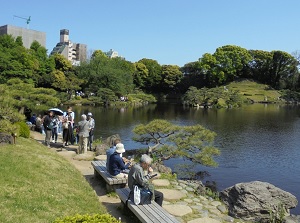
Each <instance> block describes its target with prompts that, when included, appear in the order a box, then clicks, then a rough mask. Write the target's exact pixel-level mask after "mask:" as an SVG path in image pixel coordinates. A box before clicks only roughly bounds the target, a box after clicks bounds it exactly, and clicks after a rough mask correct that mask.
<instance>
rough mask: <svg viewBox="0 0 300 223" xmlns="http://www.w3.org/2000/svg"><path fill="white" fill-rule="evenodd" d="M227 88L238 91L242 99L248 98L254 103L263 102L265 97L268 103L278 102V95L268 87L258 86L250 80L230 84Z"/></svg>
mask: <svg viewBox="0 0 300 223" xmlns="http://www.w3.org/2000/svg"><path fill="white" fill-rule="evenodd" d="M227 88H228V89H230V90H238V91H239V93H240V95H241V96H242V97H243V98H245V99H246V98H249V99H251V100H253V101H254V102H263V101H265V97H266V98H267V101H268V102H278V101H279V100H278V97H280V93H279V92H278V91H276V90H273V89H270V88H269V86H268V85H265V84H259V83H257V82H255V81H250V80H243V81H237V82H231V83H230V84H228V85H227Z"/></svg>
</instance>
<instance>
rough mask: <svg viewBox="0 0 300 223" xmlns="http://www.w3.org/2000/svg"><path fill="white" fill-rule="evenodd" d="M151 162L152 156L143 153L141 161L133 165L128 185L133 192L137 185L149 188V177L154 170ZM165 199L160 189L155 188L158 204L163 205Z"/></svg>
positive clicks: (155, 198)
mask: <svg viewBox="0 0 300 223" xmlns="http://www.w3.org/2000/svg"><path fill="white" fill-rule="evenodd" d="M151 162H152V159H151V157H150V156H148V155H146V154H143V155H142V156H141V159H140V162H139V163H137V164H135V165H134V166H133V167H131V169H130V171H129V174H128V187H129V188H130V191H132V192H133V190H134V186H135V185H138V186H139V187H143V188H149V179H150V178H151V174H152V172H153V169H152V167H151V166H150V165H151ZM145 172H148V174H147V175H146V174H145ZM163 199H164V194H163V193H162V192H160V191H157V190H154V201H155V202H156V203H157V204H158V205H160V206H162V203H163Z"/></svg>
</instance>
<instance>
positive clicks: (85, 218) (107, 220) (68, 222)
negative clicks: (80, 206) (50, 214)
mask: <svg viewBox="0 0 300 223" xmlns="http://www.w3.org/2000/svg"><path fill="white" fill-rule="evenodd" d="M83 222H84V223H120V221H119V220H117V219H116V218H114V217H113V216H111V215H109V214H94V215H89V214H85V215H80V214H77V215H75V216H67V217H64V218H58V219H56V220H55V221H54V222H53V223H83Z"/></svg>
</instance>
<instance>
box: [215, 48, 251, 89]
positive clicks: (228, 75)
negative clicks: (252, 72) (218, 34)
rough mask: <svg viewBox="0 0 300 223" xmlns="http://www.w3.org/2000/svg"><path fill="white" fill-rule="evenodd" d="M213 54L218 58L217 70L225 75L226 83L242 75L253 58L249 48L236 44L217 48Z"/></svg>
mask: <svg viewBox="0 0 300 223" xmlns="http://www.w3.org/2000/svg"><path fill="white" fill-rule="evenodd" d="M213 56H214V57H215V58H216V69H217V72H218V73H222V74H224V75H225V81H224V83H225V82H228V81H233V80H235V79H236V78H238V77H242V76H243V74H244V72H245V70H246V69H247V65H248V63H249V61H250V60H251V55H250V54H249V52H248V50H246V49H244V48H242V47H239V46H234V45H226V46H222V47H219V48H217V49H216V52H215V53H214V54H213Z"/></svg>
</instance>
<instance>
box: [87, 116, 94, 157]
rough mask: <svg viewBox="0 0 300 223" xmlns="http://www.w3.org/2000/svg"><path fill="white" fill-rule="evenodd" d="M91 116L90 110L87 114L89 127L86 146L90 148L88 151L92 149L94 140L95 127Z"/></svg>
mask: <svg viewBox="0 0 300 223" xmlns="http://www.w3.org/2000/svg"><path fill="white" fill-rule="evenodd" d="M92 116H93V114H92V113H91V112H89V113H88V114H87V120H88V122H89V128H90V132H89V140H88V146H89V148H90V151H92V144H93V141H94V128H95V119H93V118H92Z"/></svg>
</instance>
